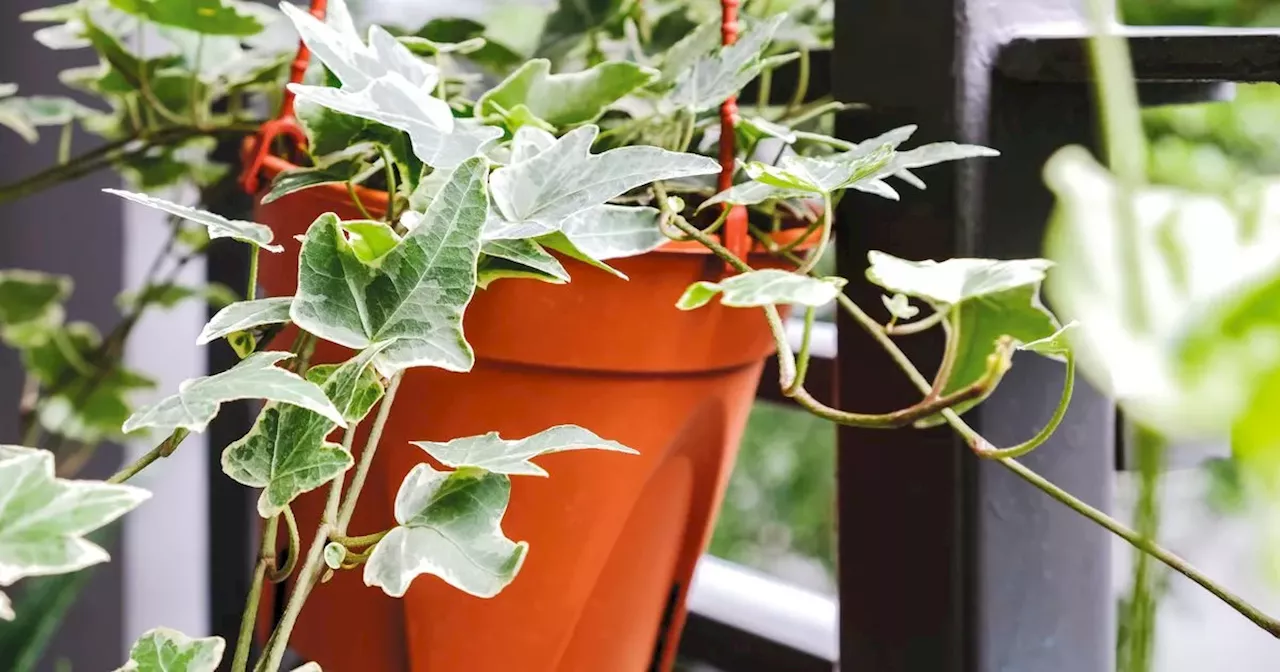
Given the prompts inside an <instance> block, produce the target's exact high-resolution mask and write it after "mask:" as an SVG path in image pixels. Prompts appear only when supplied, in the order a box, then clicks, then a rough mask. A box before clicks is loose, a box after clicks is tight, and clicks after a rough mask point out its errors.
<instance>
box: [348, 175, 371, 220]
mask: <svg viewBox="0 0 1280 672" xmlns="http://www.w3.org/2000/svg"><path fill="white" fill-rule="evenodd" d="M347 195H348V196H350V197H351V202H352V203H355V205H356V209H357V210H359V211H360V214H361V215H363V216H364V218H365V219H373V218H374V217H373V215H371V214H369V211H368V210H367V209H366V208H365V207H364V202H363V201H361V200H360V194H358V193H356V184H355V182H354V181H352V180H347Z"/></svg>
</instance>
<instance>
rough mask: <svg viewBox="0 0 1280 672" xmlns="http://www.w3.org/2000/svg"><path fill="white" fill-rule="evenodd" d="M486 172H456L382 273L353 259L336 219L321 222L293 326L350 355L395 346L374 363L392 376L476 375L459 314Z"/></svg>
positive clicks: (304, 268) (471, 280)
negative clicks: (429, 369) (426, 369)
mask: <svg viewBox="0 0 1280 672" xmlns="http://www.w3.org/2000/svg"><path fill="white" fill-rule="evenodd" d="M487 173H488V167H487V166H486V164H485V160H484V159H482V158H479V157H477V158H473V159H470V160H468V161H467V162H465V163H463V164H462V165H460V166H458V168H457V169H456V170H455V171H454V173H453V176H452V177H451V178H450V180H449V183H448V184H447V185H445V187H444V188H443V189H442V190H441V191H440V193H439V194H438V195H437V196H436V198H435V200H433V201H432V203H431V207H430V208H429V209H428V210H427V213H426V215H425V218H424V221H423V223H422V224H421V225H419V226H418V227H416V228H414V229H413V230H412V231H410V232H409V234H408V235H407V236H405V238H404V240H403V241H401V242H400V244H399V245H398V246H396V247H395V249H393V250H391V251H390V252H388V253H386V254H385V255H383V256H382V257H381V263H380V264H379V266H378V267H377V268H372V267H370V266H368V265H366V264H364V263H363V262H361V261H360V259H359V258H358V257H357V256H356V253H355V251H354V250H352V248H351V245H350V244H349V243H348V242H347V240H346V236H345V234H344V233H343V232H342V227H341V225H340V224H339V222H338V219H337V217H336V216H333V215H331V214H330V215H324V216H321V217H320V218H319V219H317V220H316V221H315V223H313V224H312V225H311V228H310V229H308V231H307V235H306V238H305V239H304V240H303V243H302V264H301V269H300V271H299V277H298V294H297V297H296V298H295V299H294V301H293V306H292V308H291V310H290V316H291V317H292V319H293V322H294V323H295V324H297V325H298V326H299V327H301V328H303V329H305V330H307V331H309V332H311V333H313V334H315V335H317V336H319V337H321V338H323V339H325V340H328V341H333V342H334V343H338V344H339V345H344V346H346V347H349V348H355V349H363V348H366V347H369V346H370V345H372V344H373V343H378V342H382V341H392V343H391V344H390V345H389V346H388V347H387V349H386V350H384V351H383V352H382V353H381V355H380V356H379V357H378V360H377V366H378V370H379V371H380V372H382V373H383V374H384V375H387V376H388V377H389V376H390V375H391V374H393V373H395V372H397V371H401V370H403V369H406V368H410V367H415V366H437V367H440V368H444V369H447V370H450V371H468V370H470V369H471V366H472V364H473V363H474V361H475V355H474V353H473V352H472V350H471V346H470V345H469V344H468V343H467V341H466V339H465V338H464V337H463V335H462V313H463V311H464V310H465V309H466V307H467V304H468V303H470V301H471V296H472V294H473V293H474V291H475V287H476V264H477V261H478V258H479V254H480V231H481V228H482V227H483V226H484V222H485V220H486V219H487V213H488V198H487V196H486V194H485V177H486V174H487Z"/></svg>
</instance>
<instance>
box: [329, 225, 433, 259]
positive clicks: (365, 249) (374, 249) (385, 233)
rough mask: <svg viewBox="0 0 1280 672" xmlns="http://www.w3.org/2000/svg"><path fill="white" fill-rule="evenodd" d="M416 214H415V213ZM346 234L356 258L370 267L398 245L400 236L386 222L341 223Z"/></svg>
mask: <svg viewBox="0 0 1280 672" xmlns="http://www.w3.org/2000/svg"><path fill="white" fill-rule="evenodd" d="M415 214H416V213H415ZM342 230H343V231H346V232H347V242H349V243H350V244H351V251H352V252H355V255H356V258H357V259H359V260H360V261H361V262H363V263H365V264H368V265H370V266H377V265H378V262H379V261H380V260H381V259H382V257H384V256H386V254H387V253H388V252H390V251H391V250H394V249H395V248H396V246H397V245H399V244H400V236H399V234H397V233H396V232H395V229H392V228H391V225H390V224H387V223H386V222H378V221H372V220H358V221H350V222H343V223H342Z"/></svg>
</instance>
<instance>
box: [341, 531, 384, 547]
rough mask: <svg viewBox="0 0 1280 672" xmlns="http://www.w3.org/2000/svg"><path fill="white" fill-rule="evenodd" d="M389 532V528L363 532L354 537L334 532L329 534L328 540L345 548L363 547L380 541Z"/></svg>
mask: <svg viewBox="0 0 1280 672" xmlns="http://www.w3.org/2000/svg"><path fill="white" fill-rule="evenodd" d="M390 532H391V530H383V531H381V532H374V533H373V534H363V535H359V536H355V537H348V536H346V535H342V534H337V533H334V534H331V535H329V540H330V541H336V542H338V543H339V544H342V545H343V546H346V547H347V548H364V547H366V546H373V545H374V544H376V543H378V542H379V541H382V538H383V537H385V536H387V534H389V533H390Z"/></svg>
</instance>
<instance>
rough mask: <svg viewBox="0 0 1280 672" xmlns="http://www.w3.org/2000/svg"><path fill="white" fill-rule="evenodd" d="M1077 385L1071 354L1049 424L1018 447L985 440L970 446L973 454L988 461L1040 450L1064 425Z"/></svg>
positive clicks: (1074, 362) (1068, 355)
mask: <svg viewBox="0 0 1280 672" xmlns="http://www.w3.org/2000/svg"><path fill="white" fill-rule="evenodd" d="M1075 383H1076V358H1075V356H1074V355H1072V354H1071V353H1067V373H1066V380H1065V381H1064V382H1063V384H1062V396H1061V397H1059V398H1058V406H1057V408H1054V409H1053V416H1052V417H1050V418H1049V422H1048V424H1046V425H1045V426H1044V427H1041V428H1040V431H1039V432H1036V435H1035V436H1033V437H1031V438H1030V439H1027V440H1026V441H1023V442H1022V443H1019V444H1018V445H1016V446H1010V447H1008V448H996V447H995V446H992V445H991V444H988V443H986V441H985V439H984V440H983V442H982V443H981V444H970V447H971V448H973V452H975V453H977V454H978V457H982V458H986V459H1001V458H1014V457H1022V456H1023V455H1026V454H1027V453H1030V452H1031V451H1033V450H1035V449H1036V448H1039V447H1040V446H1041V445H1043V444H1044V442H1045V441H1048V440H1049V437H1051V436H1053V433H1054V432H1056V431H1057V430H1058V425H1060V424H1062V419H1063V418H1065V417H1066V416H1067V408H1068V407H1069V406H1070V405H1071V395H1072V394H1073V393H1074V391H1075Z"/></svg>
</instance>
